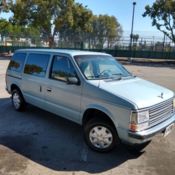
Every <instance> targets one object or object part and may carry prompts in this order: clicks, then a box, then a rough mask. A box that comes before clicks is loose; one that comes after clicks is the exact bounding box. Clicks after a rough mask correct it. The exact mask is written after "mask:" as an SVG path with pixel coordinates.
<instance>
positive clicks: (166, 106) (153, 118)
mask: <svg viewBox="0 0 175 175" xmlns="http://www.w3.org/2000/svg"><path fill="white" fill-rule="evenodd" d="M172 114H173V99H169V100H167V101H164V102H162V103H159V104H157V105H154V106H153V107H151V108H149V118H150V120H149V127H152V126H155V125H157V124H159V123H161V122H163V121H165V120H167V119H169V118H170V117H171V116H172Z"/></svg>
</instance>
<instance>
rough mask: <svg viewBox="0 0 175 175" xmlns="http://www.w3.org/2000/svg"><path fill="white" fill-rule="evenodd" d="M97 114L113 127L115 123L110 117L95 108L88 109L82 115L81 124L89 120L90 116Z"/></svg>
mask: <svg viewBox="0 0 175 175" xmlns="http://www.w3.org/2000/svg"><path fill="white" fill-rule="evenodd" d="M97 116H99V117H100V118H101V119H102V120H105V121H107V122H109V123H110V124H112V125H113V126H114V128H115V125H114V123H113V121H112V120H111V119H110V117H109V116H108V115H107V114H105V113H104V112H102V111H100V110H97V109H88V110H87V111H86V112H85V113H84V115H83V121H82V124H83V126H84V125H85V124H86V123H87V122H88V121H90V120H91V119H92V118H94V117H97Z"/></svg>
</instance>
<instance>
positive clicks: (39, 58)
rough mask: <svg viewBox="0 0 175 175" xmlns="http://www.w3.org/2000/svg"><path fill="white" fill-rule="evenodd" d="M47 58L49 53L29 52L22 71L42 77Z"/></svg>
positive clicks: (44, 72) (44, 73)
mask: <svg viewBox="0 0 175 175" xmlns="http://www.w3.org/2000/svg"><path fill="white" fill-rule="evenodd" d="M49 58H50V55H49V54H35V53H32V54H29V56H28V58H27V62H26V65H25V68H24V73H26V74H31V75H34V76H38V77H44V76H45V75H46V70H47V65H48V62H49Z"/></svg>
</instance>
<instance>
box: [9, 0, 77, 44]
mask: <svg viewBox="0 0 175 175" xmlns="http://www.w3.org/2000/svg"><path fill="white" fill-rule="evenodd" d="M73 4H74V0H50V1H43V0H30V1H26V0H16V1H13V0H11V1H10V3H8V5H9V6H10V10H11V11H12V12H13V14H14V16H13V17H12V18H11V19H10V21H11V22H12V23H13V24H17V25H21V26H25V27H26V26H32V27H35V28H37V29H38V30H39V31H40V33H41V34H42V36H43V38H45V39H46V41H48V42H49V46H50V47H53V46H54V37H55V36H56V34H57V31H58V30H59V28H60V27H62V26H63V25H64V23H65V21H66V25H67V26H71V25H72V24H73V21H72V20H73V19H72V12H71V9H72V6H73Z"/></svg>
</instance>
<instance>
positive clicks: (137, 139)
mask: <svg viewBox="0 0 175 175" xmlns="http://www.w3.org/2000/svg"><path fill="white" fill-rule="evenodd" d="M172 123H175V114H174V115H173V116H172V117H171V118H169V119H168V120H166V121H164V122H162V123H160V124H159V125H156V126H154V127H152V128H149V129H147V130H144V131H140V132H132V131H129V132H128V137H129V142H130V143H131V144H141V143H144V142H146V141H149V140H151V139H152V137H153V136H155V135H156V134H158V133H163V132H164V131H165V129H166V127H168V126H169V125H171V124H172Z"/></svg>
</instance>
